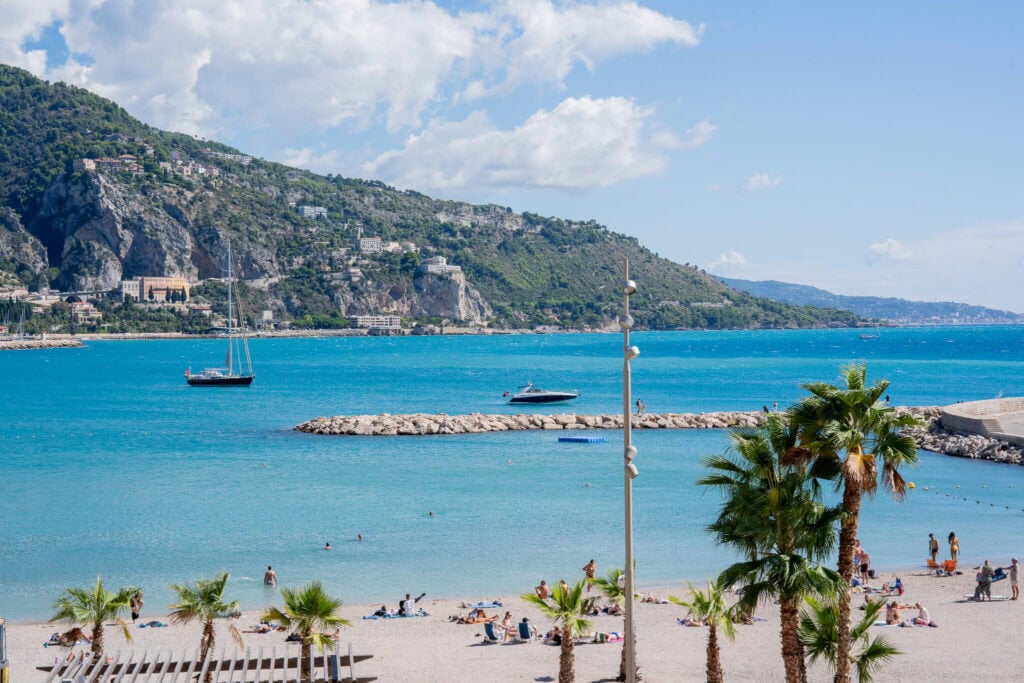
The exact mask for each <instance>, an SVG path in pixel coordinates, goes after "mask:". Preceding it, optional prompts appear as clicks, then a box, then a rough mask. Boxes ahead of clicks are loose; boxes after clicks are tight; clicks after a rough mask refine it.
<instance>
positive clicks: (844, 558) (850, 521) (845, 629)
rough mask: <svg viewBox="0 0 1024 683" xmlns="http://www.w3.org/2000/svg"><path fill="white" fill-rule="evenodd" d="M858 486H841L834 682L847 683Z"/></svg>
mask: <svg viewBox="0 0 1024 683" xmlns="http://www.w3.org/2000/svg"><path fill="white" fill-rule="evenodd" d="M860 502H861V493H860V487H859V486H858V485H857V483H856V482H853V481H851V480H850V479H849V478H847V479H846V482H845V485H844V487H843V510H844V511H845V512H846V516H845V517H844V518H843V523H842V526H841V527H840V530H839V566H838V567H837V569H838V570H839V575H840V576H842V577H843V581H844V582H845V583H846V585H845V586H843V589H842V590H841V591H840V593H839V639H838V642H837V643H836V679H835V680H836V683H850V599H851V595H850V580H851V579H852V578H853V546H854V543H855V542H856V540H857V524H858V522H859V519H860Z"/></svg>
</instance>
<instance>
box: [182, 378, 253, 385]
mask: <svg viewBox="0 0 1024 683" xmlns="http://www.w3.org/2000/svg"><path fill="white" fill-rule="evenodd" d="M254 379H256V375H236V376H233V377H228V376H224V377H198V376H196V377H189V378H188V379H187V380H186V381H187V382H188V383H189V384H190V385H191V386H194V387H196V386H204V387H247V386H249V385H250V384H252V381H253V380H254Z"/></svg>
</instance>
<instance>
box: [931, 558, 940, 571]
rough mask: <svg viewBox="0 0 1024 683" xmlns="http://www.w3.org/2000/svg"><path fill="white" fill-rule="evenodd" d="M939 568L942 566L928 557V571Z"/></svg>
mask: <svg viewBox="0 0 1024 683" xmlns="http://www.w3.org/2000/svg"><path fill="white" fill-rule="evenodd" d="M941 566H942V565H940V564H939V563H938V562H936V561H935V560H933V559H932V558H930V557H929V558H928V569H938V568H939V567H941Z"/></svg>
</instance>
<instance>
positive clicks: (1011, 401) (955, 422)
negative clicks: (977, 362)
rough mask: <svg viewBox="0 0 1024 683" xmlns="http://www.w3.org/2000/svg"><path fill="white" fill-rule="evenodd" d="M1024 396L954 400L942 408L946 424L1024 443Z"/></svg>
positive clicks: (1015, 442) (950, 426)
mask: <svg viewBox="0 0 1024 683" xmlns="http://www.w3.org/2000/svg"><path fill="white" fill-rule="evenodd" d="M1022 425H1024V398H995V399H990V400H988V401H970V402H967V403H954V404H953V405H950V406H946V407H945V408H943V409H942V427H943V428H944V429H948V430H949V431H951V432H958V433H960V434H980V435H982V436H987V437H989V438H991V439H1002V440H1003V441H1008V442H1009V443H1012V444H1014V445H1016V446H1024V429H1021V427H1022Z"/></svg>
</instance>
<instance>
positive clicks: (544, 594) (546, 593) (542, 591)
mask: <svg viewBox="0 0 1024 683" xmlns="http://www.w3.org/2000/svg"><path fill="white" fill-rule="evenodd" d="M533 590H534V591H535V592H536V593H537V597H538V598H540V599H541V600H547V599H548V598H550V597H551V591H550V590H549V589H548V585H547V584H546V583H544V580H543V579H541V582H540V585H539V586H537V587H536V588H534V589H533Z"/></svg>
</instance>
